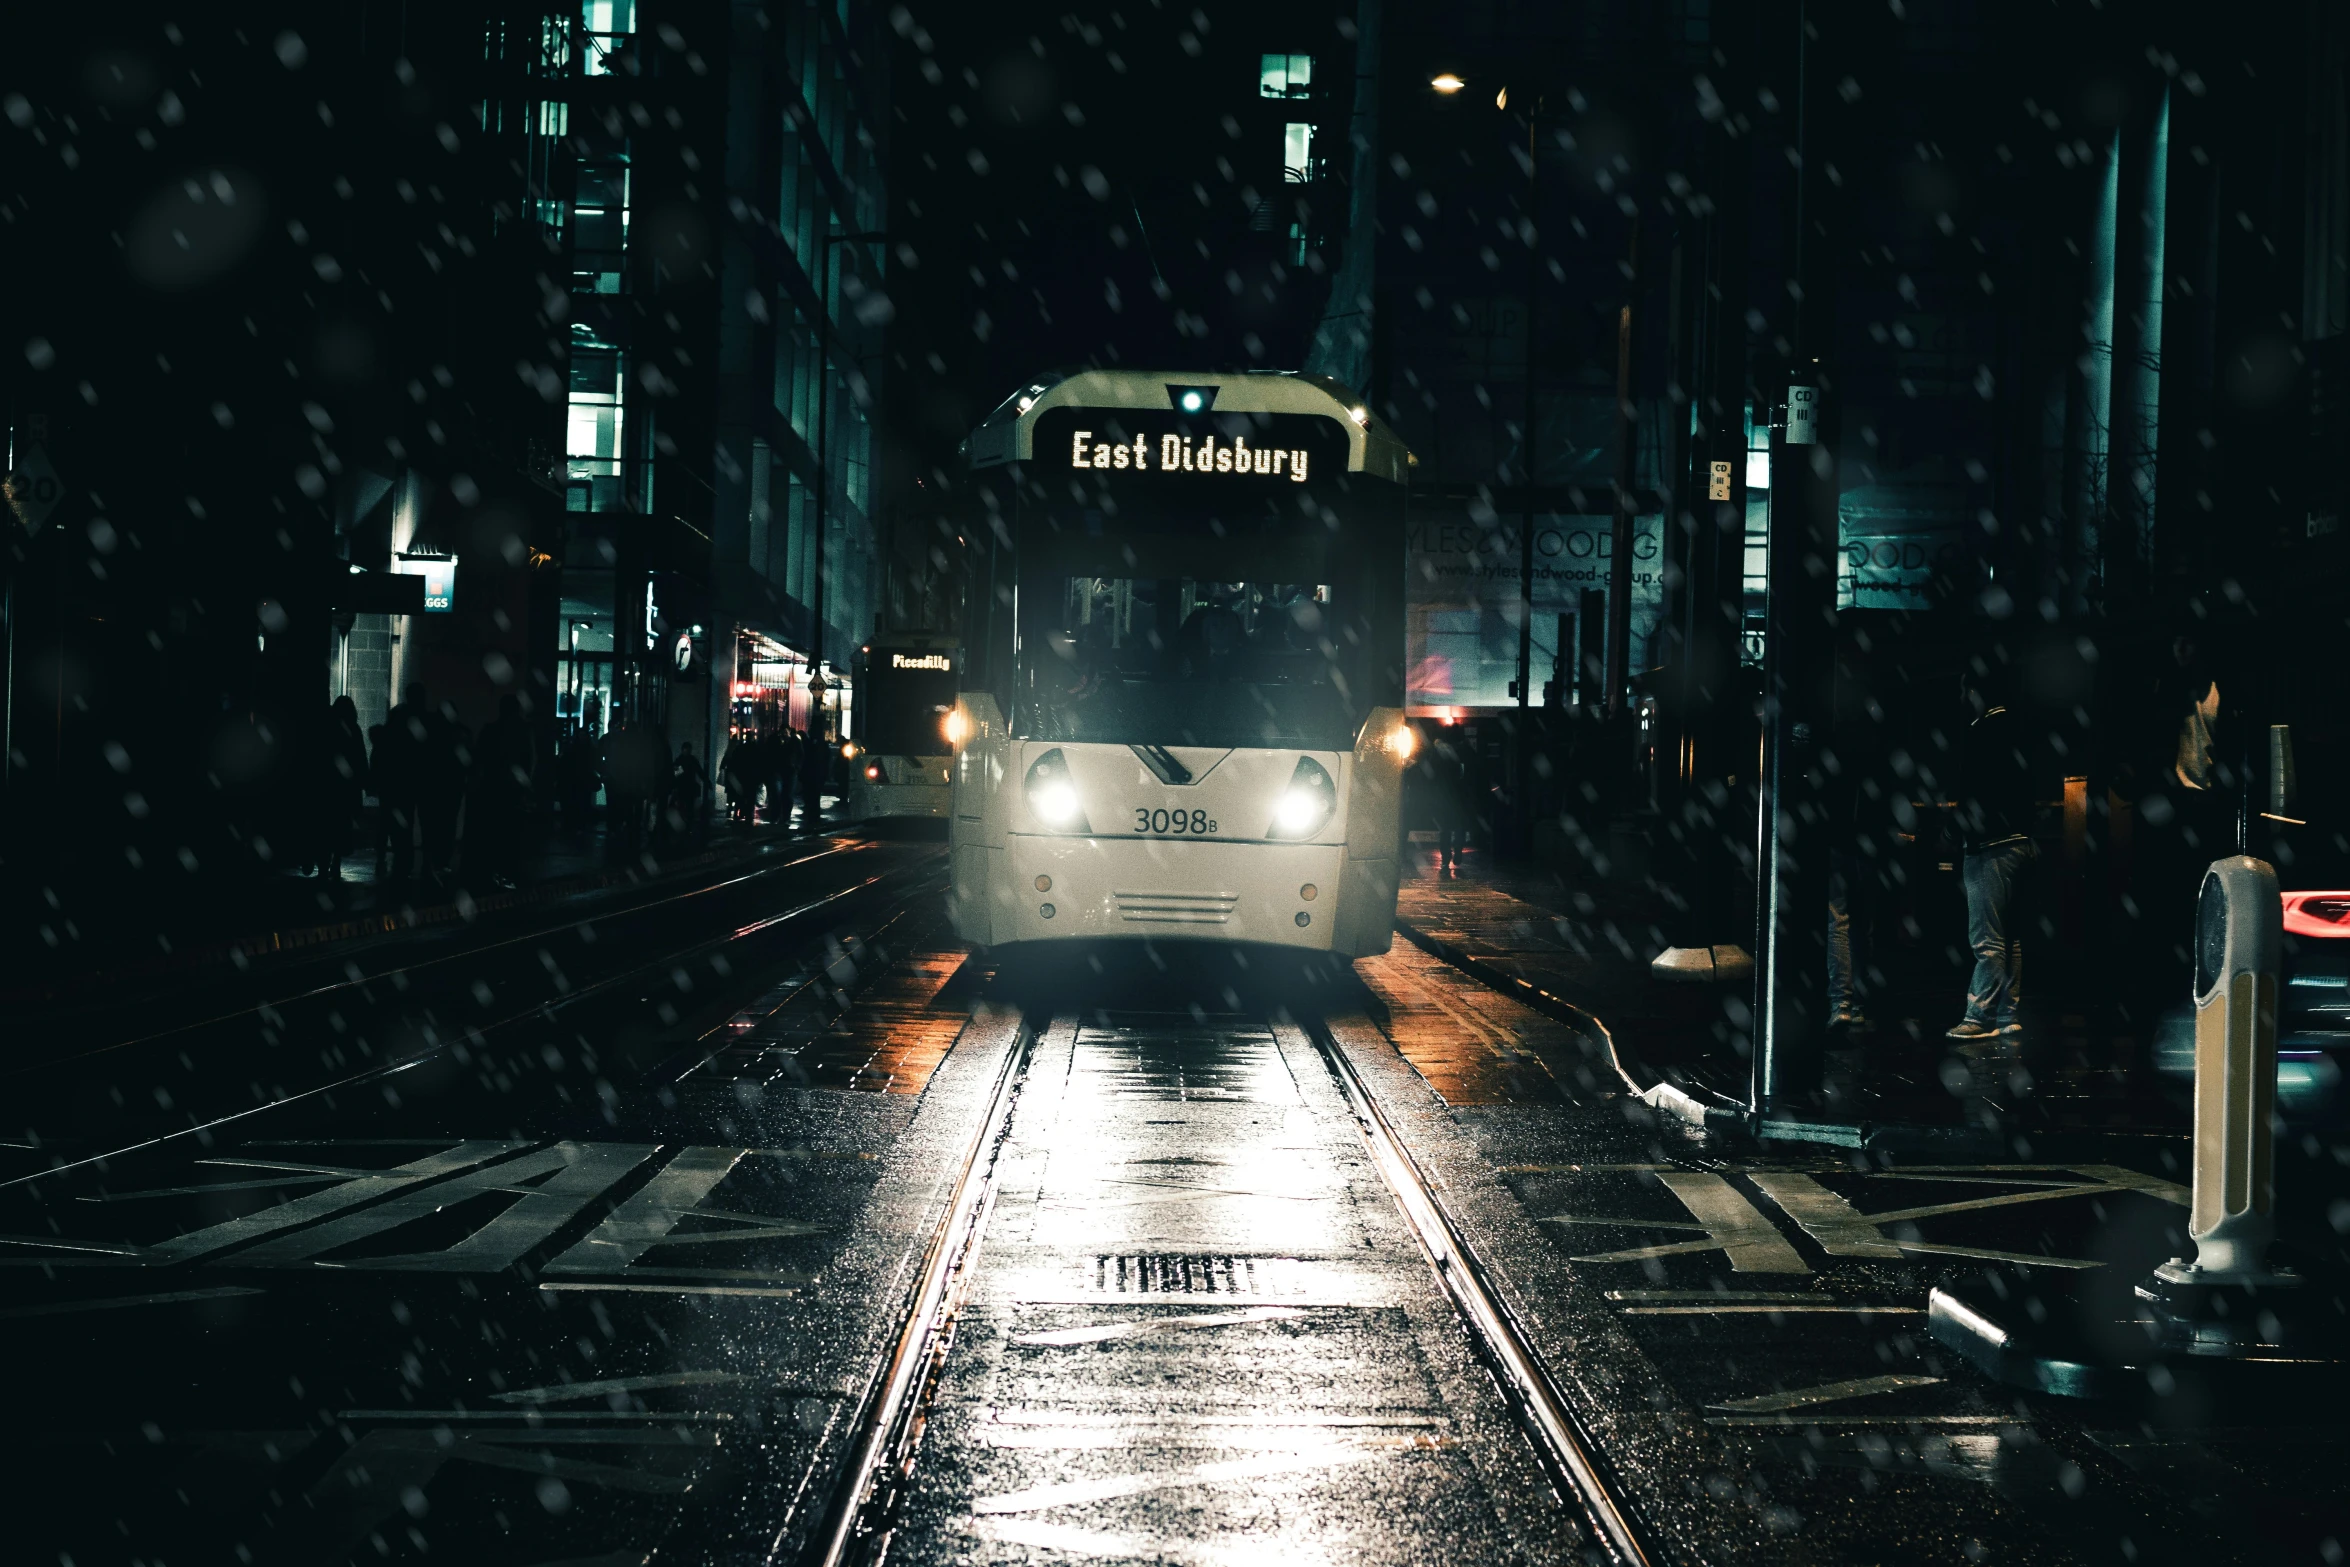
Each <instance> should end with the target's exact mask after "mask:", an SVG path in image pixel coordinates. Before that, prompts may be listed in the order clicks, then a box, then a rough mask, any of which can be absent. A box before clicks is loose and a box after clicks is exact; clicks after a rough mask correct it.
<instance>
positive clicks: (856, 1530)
mask: <svg viewBox="0 0 2350 1567" xmlns="http://www.w3.org/2000/svg"><path fill="white" fill-rule="evenodd" d="M1034 1043H1035V1030H1034V1029H1033V1028H1031V1027H1030V1026H1029V1024H1028V1021H1027V1020H1026V1019H1025V1018H1023V1019H1022V1020H1021V1022H1020V1023H1019V1025H1018V1029H1017V1032H1016V1033H1015V1034H1014V1035H1013V1038H1012V1040H1011V1043H1010V1044H1009V1045H1008V1046H1007V1047H1006V1048H1005V1050H1004V1059H1003V1063H1002V1064H1001V1065H1000V1066H999V1067H998V1068H997V1069H996V1081H995V1088H994V1090H993V1092H992V1093H991V1094H990V1096H989V1099H988V1106H987V1112H986V1114H984V1115H982V1116H981V1117H980V1118H979V1122H978V1124H977V1125H976V1126H975V1127H974V1128H973V1129H972V1133H971V1141H970V1142H969V1144H968V1145H966V1147H965V1148H964V1151H963V1156H962V1163H961V1165H960V1167H959V1168H958V1169H957V1171H956V1174H955V1185H954V1190H953V1193H952V1195H951V1196H950V1197H949V1198H948V1201H947V1206H946V1211H945V1212H944V1213H943V1214H942V1215H940V1217H939V1221H938V1227H937V1228H936V1229H935V1230H934V1231H933V1232H932V1233H931V1239H930V1245H929V1248H928V1251H927V1253H926V1254H925V1255H924V1257H923V1260H922V1273H921V1277H920V1279H919V1280H918V1281H917V1283H916V1285H915V1289H914V1298H913V1304H912V1306H911V1307H910V1308H909V1309H908V1311H907V1313H906V1317H905V1321H904V1324H903V1325H902V1326H901V1327H900V1329H899V1331H898V1339H897V1343H896V1344H894V1345H893V1346H891V1349H890V1355H889V1361H888V1363H887V1366H886V1367H885V1369H884V1370H883V1373H882V1375H881V1377H880V1378H879V1380H878V1381H877V1382H876V1383H875V1384H874V1387H873V1390H872V1391H871V1393H869V1394H868V1396H867V1399H866V1403H865V1407H864V1409H863V1410H862V1411H861V1413H860V1417H859V1424H860V1427H861V1430H860V1433H859V1436H858V1439H857V1445H856V1449H855V1451H854V1453H853V1454H852V1456H851V1458H850V1460H849V1464H848V1467H847V1468H846V1469H845V1470H844V1471H843V1473H842V1475H841V1479H840V1481H839V1483H838V1485H837V1486H836V1488H835V1490H834V1502H833V1517H832V1520H831V1524H830V1527H829V1528H828V1529H827V1530H826V1532H825V1535H824V1539H823V1547H822V1549H821V1550H820V1551H816V1552H813V1553H811V1554H810V1555H809V1556H808V1557H807V1560H808V1561H809V1562H810V1563H812V1564H821V1567H843V1564H846V1563H851V1562H859V1561H863V1560H866V1559H867V1558H868V1556H869V1555H870V1552H869V1550H868V1547H869V1546H870V1545H872V1544H874V1543H876V1542H877V1541H883V1540H885V1539H886V1525H883V1526H881V1527H877V1525H881V1524H882V1523H883V1517H882V1516H877V1515H883V1516H885V1515H886V1512H887V1507H886V1503H887V1501H888V1500H889V1498H887V1497H884V1496H882V1495H880V1494H879V1492H880V1485H879V1482H880V1480H881V1477H882V1474H883V1471H884V1469H885V1468H888V1467H892V1466H894V1467H896V1468H897V1469H898V1470H899V1471H900V1472H901V1473H902V1472H903V1471H904V1469H905V1466H906V1463H907V1461H908V1460H909V1459H910V1457H911V1455H912V1450H913V1446H914V1441H915V1438H916V1437H917V1436H918V1435H919V1434H920V1431H921V1415H922V1410H923V1406H924V1405H925V1404H926V1403H927V1397H926V1394H927V1391H928V1388H929V1384H930V1383H931V1381H932V1380H933V1379H934V1378H935V1376H936V1375H937V1373H938V1370H939V1369H940V1367H941V1366H943V1364H944V1363H945V1358H946V1352H947V1350H948V1348H949V1347H950V1345H951V1344H952V1341H953V1333H954V1326H955V1320H956V1317H957V1316H958V1314H959V1313H960V1310H961V1307H962V1303H963V1296H964V1291H965V1287H966V1286H967V1285H968V1283H969V1281H970V1277H971V1267H970V1265H971V1263H972V1262H974V1261H975V1260H976V1258H977V1253H978V1249H979V1237H980V1236H981V1234H982V1233H984V1232H985V1230H986V1229H987V1219H988V1214H989V1213H990V1211H991V1210H992V1209H993V1207H994V1199H995V1167H996V1155H997V1154H998V1152H1000V1151H1001V1149H1002V1147H1003V1143H1004V1139H1005V1137H1006V1136H1007V1135H1009V1134H1010V1132H1011V1128H1012V1109H1013V1106H1014V1104H1015V1103H1016V1102H1017V1101H1018V1099H1019V1096H1020V1084H1021V1082H1022V1081H1023V1079H1024V1078H1025V1076H1026V1072H1025V1068H1026V1066H1027V1063H1028V1056H1029V1052H1030V1050H1031V1048H1032V1047H1033V1045H1034Z"/></svg>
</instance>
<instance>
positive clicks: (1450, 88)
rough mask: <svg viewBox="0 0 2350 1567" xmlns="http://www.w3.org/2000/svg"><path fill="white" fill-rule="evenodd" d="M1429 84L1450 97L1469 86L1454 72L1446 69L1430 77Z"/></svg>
mask: <svg viewBox="0 0 2350 1567" xmlns="http://www.w3.org/2000/svg"><path fill="white" fill-rule="evenodd" d="M1428 85H1429V86H1431V87H1433V88H1435V89H1436V90H1437V91H1438V92H1440V93H1442V94H1444V95H1445V96H1446V97H1447V98H1449V97H1451V96H1452V95H1453V94H1454V93H1456V92H1459V91H1460V90H1461V89H1462V88H1464V87H1466V86H1468V85H1469V84H1468V83H1467V82H1464V81H1462V80H1461V79H1460V78H1459V77H1457V76H1455V75H1453V74H1452V72H1450V71H1445V72H1442V73H1440V74H1438V75H1435V76H1431V77H1430V78H1428Z"/></svg>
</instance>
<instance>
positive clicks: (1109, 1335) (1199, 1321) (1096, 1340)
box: [1012, 1306, 1305, 1347]
mask: <svg viewBox="0 0 2350 1567" xmlns="http://www.w3.org/2000/svg"><path fill="white" fill-rule="evenodd" d="M1304 1315H1305V1313H1304V1312H1302V1311H1300V1310H1298V1309H1297V1308H1296V1307H1295V1306H1251V1307H1250V1308H1248V1309H1247V1310H1246V1311H1215V1312H1205V1313H1202V1314H1200V1315H1197V1316H1190V1317H1159V1318H1155V1319H1149V1320H1144V1321H1137V1322H1105V1323H1102V1324H1100V1325H1098V1326H1095V1327H1090V1328H1055V1329H1053V1330H1051V1331H1049V1332H1044V1333H1015V1334H1013V1335H1012V1342H1013V1343H1015V1344H1033V1345H1042V1346H1051V1347H1063V1346H1067V1345H1073V1344H1101V1343H1106V1342H1108V1341H1109V1340H1111V1339H1122V1338H1142V1337H1144V1336H1146V1335H1148V1334H1152V1333H1179V1332H1182V1331H1184V1330H1185V1329H1187V1328H1228V1327H1234V1326H1237V1325H1238V1324H1241V1323H1244V1322H1286V1321H1288V1320H1290V1319H1291V1318H1295V1317H1302V1316H1304Z"/></svg>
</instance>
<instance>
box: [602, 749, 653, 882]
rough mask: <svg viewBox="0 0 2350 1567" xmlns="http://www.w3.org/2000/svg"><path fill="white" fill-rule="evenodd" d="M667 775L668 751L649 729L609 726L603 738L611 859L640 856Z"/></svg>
mask: <svg viewBox="0 0 2350 1567" xmlns="http://www.w3.org/2000/svg"><path fill="white" fill-rule="evenodd" d="M668 771H669V750H668V747H667V746H666V745H664V744H663V743H662V740H661V737H660V736H659V735H658V734H656V733H655V732H654V731H653V730H652V728H651V727H650V726H649V725H643V724H640V723H637V722H634V721H623V722H620V723H617V724H615V725H613V727H612V732H611V733H610V734H609V735H607V736H606V737H605V748H604V798H605V802H606V804H605V812H606V815H607V818H608V823H609V825H608V826H607V828H606V831H605V838H606V842H607V843H608V845H609V846H610V849H611V852H612V854H613V855H614V857H616V858H620V857H628V858H633V857H634V856H636V855H639V854H642V853H643V852H644V850H645V848H646V842H645V829H646V825H647V818H648V817H649V815H650V814H651V812H652V810H653V808H654V807H655V806H656V805H657V804H658V803H659V801H660V798H661V793H662V786H663V784H664V783H665V782H666V780H667V777H668Z"/></svg>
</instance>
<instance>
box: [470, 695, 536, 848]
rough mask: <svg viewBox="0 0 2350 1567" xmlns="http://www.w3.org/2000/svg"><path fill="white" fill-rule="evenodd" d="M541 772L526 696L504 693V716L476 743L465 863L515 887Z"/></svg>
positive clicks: (501, 708) (500, 711) (500, 707)
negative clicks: (524, 704)
mask: <svg viewBox="0 0 2350 1567" xmlns="http://www.w3.org/2000/svg"><path fill="white" fill-rule="evenodd" d="M537 773H538V740H537V737H536V736H534V735H533V734H532V733H531V730H530V720H528V719H527V718H525V717H523V715H522V701H521V699H520V698H519V697H516V696H513V695H511V694H509V695H506V696H502V697H500V698H498V716H497V718H496V720H495V721H493V722H492V723H491V724H490V725H489V726H488V727H487V728H485V729H483V730H482V732H481V737H480V739H479V740H477V741H476V742H475V743H474V748H473V779H472V789H471V793H470V795H469V796H468V799H467V801H466V806H465V868H466V873H467V874H468V875H469V876H470V875H473V874H476V873H483V874H486V875H487V876H488V878H489V880H490V882H491V883H492V884H493V885H495V886H498V887H512V886H514V885H515V883H516V882H517V881H518V880H520V878H521V874H522V833H523V823H524V818H525V817H526V815H527V814H528V809H529V805H530V796H531V790H532V787H533V783H534V780H535V778H536V776H537Z"/></svg>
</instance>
